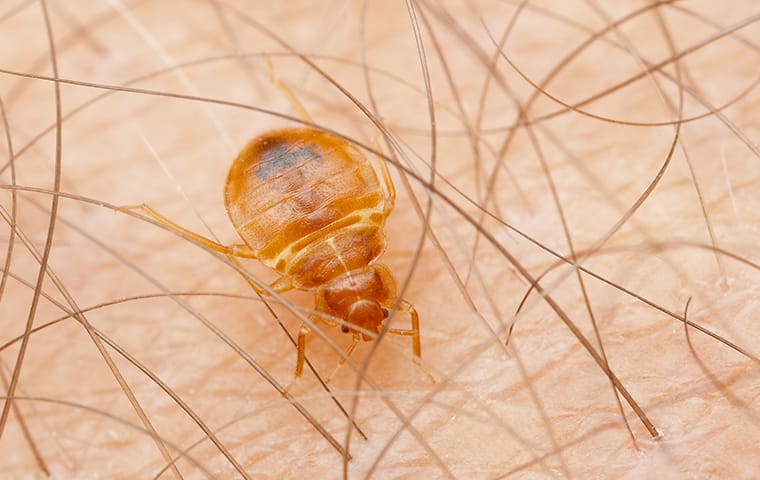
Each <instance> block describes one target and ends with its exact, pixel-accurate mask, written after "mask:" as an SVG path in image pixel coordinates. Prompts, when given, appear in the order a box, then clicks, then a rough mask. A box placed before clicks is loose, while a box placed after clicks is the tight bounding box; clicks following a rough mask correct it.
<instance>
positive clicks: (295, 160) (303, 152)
mask: <svg viewBox="0 0 760 480" xmlns="http://www.w3.org/2000/svg"><path fill="white" fill-rule="evenodd" d="M259 158H260V160H259V162H258V167H257V168H256V176H257V177H258V178H260V179H262V180H266V179H268V178H269V177H271V176H272V175H274V174H277V173H279V172H281V171H283V170H285V169H287V168H289V167H293V166H296V165H300V164H303V163H306V162H308V161H310V160H321V159H322V155H320V154H319V153H317V152H315V151H314V150H312V149H309V148H306V147H303V146H300V145H296V146H293V145H292V144H290V143H288V142H277V143H274V144H273V145H265V146H264V148H262V150H261V153H260V154H259Z"/></svg>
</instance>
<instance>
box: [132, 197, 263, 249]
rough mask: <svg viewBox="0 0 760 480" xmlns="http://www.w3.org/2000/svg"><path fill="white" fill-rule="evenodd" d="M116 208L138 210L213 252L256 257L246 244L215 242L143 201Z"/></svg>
mask: <svg viewBox="0 0 760 480" xmlns="http://www.w3.org/2000/svg"><path fill="white" fill-rule="evenodd" d="M118 210H120V211H122V212H129V211H138V212H141V213H144V214H145V215H147V216H148V217H150V218H152V219H153V220H155V221H156V222H158V223H159V224H161V225H163V226H164V227H166V228H168V229H169V230H171V231H173V232H174V233H177V234H179V235H181V236H183V237H186V238H189V239H190V240H192V241H194V242H195V243H198V244H199V245H202V246H204V247H206V248H208V249H210V250H213V251H215V252H219V253H222V254H224V255H228V256H232V257H242V258H256V255H255V254H254V253H253V251H251V249H250V247H248V245H232V246H227V245H222V244H220V243H218V242H215V241H213V240H211V239H208V238H206V237H204V236H203V235H199V234H197V233H195V232H192V231H190V230H188V229H186V228H184V227H181V226H179V225H177V224H176V223H174V222H172V221H171V220H169V219H168V218H166V217H164V216H162V215H161V214H160V213H158V212H156V211H155V210H153V209H152V208H151V207H149V206H148V205H145V204H144V203H143V204H142V205H130V206H125V207H119V208H118Z"/></svg>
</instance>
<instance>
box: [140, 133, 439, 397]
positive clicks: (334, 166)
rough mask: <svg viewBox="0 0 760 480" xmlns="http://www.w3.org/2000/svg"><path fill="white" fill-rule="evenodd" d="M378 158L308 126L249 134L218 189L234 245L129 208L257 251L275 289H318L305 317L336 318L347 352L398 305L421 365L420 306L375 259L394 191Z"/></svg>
mask: <svg viewBox="0 0 760 480" xmlns="http://www.w3.org/2000/svg"><path fill="white" fill-rule="evenodd" d="M375 166H376V167H373V162H370V160H369V159H368V158H367V157H366V156H365V155H364V154H363V153H362V152H361V151H360V150H359V149H358V148H356V147H355V146H354V145H352V144H350V143H349V142H347V141H345V140H343V139H342V138H339V137H337V136H335V135H333V134H330V133H327V132H324V131H321V130H317V129H314V128H289V129H282V130H274V131H271V132H267V133H264V134H262V135H260V136H258V137H256V138H254V139H253V140H251V141H250V142H249V143H248V144H247V145H246V146H245V147H244V148H243V150H242V151H241V152H240V154H239V155H238V157H237V158H236V159H235V160H234V161H233V163H232V166H231V167H230V170H229V173H228V175H227V181H226V185H225V191H224V204H225V207H226V210H227V213H228V215H229V218H230V220H231V222H232V224H233V226H234V227H235V229H236V230H237V232H238V234H239V235H240V237H241V238H242V240H243V242H244V244H240V245H233V246H224V245H221V244H218V243H216V242H214V241H212V240H209V239H207V238H205V237H202V236H200V235H198V234H195V233H193V232H190V231H188V230H186V229H184V228H182V227H180V226H178V225H176V224H174V223H173V222H171V221H170V220H168V219H166V218H164V217H162V216H161V215H159V214H158V213H157V212H155V211H154V210H152V209H151V208H150V207H148V206H147V205H141V206H139V207H127V208H131V209H139V210H141V211H143V212H144V213H146V214H148V215H149V216H150V217H152V218H153V219H155V220H157V221H158V222H159V223H161V224H163V225H165V226H167V227H169V228H171V229H173V230H175V231H179V232H180V233H182V234H184V235H186V236H188V237H190V238H192V239H193V240H195V241H197V242H198V243H200V244H202V245H205V246H206V247H208V248H210V249H212V250H215V251H217V252H220V253H223V254H225V255H228V256H233V257H243V258H255V259H258V260H259V261H261V262H262V263H263V264H265V265H267V266H269V267H271V268H272V269H274V270H275V271H277V273H279V274H280V278H279V279H277V280H276V281H275V282H274V283H272V284H271V288H272V289H273V290H274V291H275V292H278V293H281V292H285V291H288V290H291V289H293V288H296V289H301V290H308V291H314V294H315V307H314V308H315V310H316V312H317V314H315V315H312V316H311V320H312V321H313V322H314V323H320V322H321V323H325V324H328V325H331V326H338V325H340V327H341V330H342V331H343V332H344V333H348V334H351V335H352V336H353V342H352V343H351V344H350V345H349V346H348V348H347V349H346V354H347V355H351V354H352V353H353V351H354V349H355V348H356V345H357V344H358V343H359V342H360V341H361V340H365V341H368V340H372V339H373V338H374V337H375V335H376V334H378V333H380V331H381V329H382V328H383V323H384V322H385V321H386V319H387V318H388V317H389V311H390V309H391V308H392V307H393V306H394V305H396V304H397V305H398V307H397V308H398V309H399V310H400V311H404V312H407V313H409V315H410V317H411V328H409V329H400V328H389V329H388V332H389V333H392V334H396V335H403V336H410V337H412V348H413V353H414V358H415V361H416V362H417V363H419V360H420V355H421V352H420V330H419V317H418V314H417V311H416V310H415V308H414V306H413V305H412V304H411V303H409V302H407V301H406V300H400V299H397V293H396V282H395V280H394V277H393V274H392V273H391V272H390V270H389V269H388V268H387V267H385V266H383V265H381V264H380V263H377V262H376V260H377V259H378V258H379V257H380V255H381V254H382V253H383V251H384V249H385V244H386V239H385V234H384V224H385V220H386V218H387V217H388V215H389V214H390V212H391V210H392V209H393V205H394V202H395V198H396V192H395V189H394V186H393V182H392V180H391V177H390V174H389V172H388V168H387V166H386V164H385V162H383V161H377V162H375ZM378 172H379V174H380V175H379V176H378ZM381 179H382V185H384V187H385V188H384V189H383V188H382V186H381ZM330 318H334V319H335V320H331V319H330ZM309 332H310V328H309V326H308V325H306V324H305V323H304V324H302V325H301V327H300V329H299V333H298V342H297V347H298V349H297V351H298V356H297V360H296V367H295V375H294V381H295V379H297V378H298V377H300V376H301V374H302V372H303V364H304V359H305V351H306V338H307V335H308V334H309ZM343 362H344V360H343V359H341V361H340V362H339V364H338V366H340V365H341V364H342V363H343ZM336 369H337V367H336ZM333 373H334V372H333ZM426 373H427V372H426ZM428 375H429V374H428ZM291 385H292V384H291Z"/></svg>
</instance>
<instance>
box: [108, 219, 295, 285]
mask: <svg viewBox="0 0 760 480" xmlns="http://www.w3.org/2000/svg"><path fill="white" fill-rule="evenodd" d="M118 210H121V211H124V212H126V211H133V212H134V211H137V212H141V213H144V214H145V215H147V216H148V217H150V218H152V219H153V220H155V221H156V222H158V223H159V224H161V225H163V226H164V227H166V228H168V229H170V230H171V231H173V232H176V233H179V234H181V235H182V236H184V237H187V238H189V239H191V240H192V241H194V242H196V243H198V244H199V245H202V246H204V247H206V248H208V249H210V250H213V251H215V252H218V253H221V254H223V255H226V256H227V258H229V259H230V261H232V262H233V263H234V264H235V265H237V266H240V263H238V261H237V258H256V255H255V254H254V253H253V251H251V249H250V247H248V245H245V244H238V245H232V246H227V245H222V244H220V243H218V242H215V241H213V240H211V239H209V238H206V237H204V236H202V235H199V234H197V233H195V232H192V231H190V230H188V229H186V228H184V227H181V226H179V225H177V224H176V223H174V222H172V221H171V220H169V219H168V218H166V217H164V216H163V215H161V214H160V213H158V212H156V211H155V210H153V209H152V208H151V207H149V206H148V205H146V204H142V205H131V206H125V207H119V208H118ZM243 278H245V281H246V282H247V283H248V285H250V287H251V288H252V289H253V290H254V291H255V292H256V293H258V294H259V295H262V296H269V293H268V292H266V291H265V290H263V289H261V288H259V286H258V285H256V284H255V283H253V282H252V281H251V280H250V279H249V278H247V277H246V276H245V275H243ZM270 287H271V288H272V290H274V291H275V292H276V293H282V292H287V291H288V290H292V289H293V284H292V283H290V281H289V280H288V279H285V278H284V277H281V278H279V279H277V280H275V281H274V282H273V283H272V284H271V285H270Z"/></svg>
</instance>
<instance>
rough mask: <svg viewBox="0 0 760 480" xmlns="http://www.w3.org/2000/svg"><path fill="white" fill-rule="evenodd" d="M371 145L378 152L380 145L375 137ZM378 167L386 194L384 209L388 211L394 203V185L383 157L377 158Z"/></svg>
mask: <svg viewBox="0 0 760 480" xmlns="http://www.w3.org/2000/svg"><path fill="white" fill-rule="evenodd" d="M372 146H373V147H374V149H375V150H376V151H378V152H380V151H381V150H380V145H379V144H378V143H377V138H375V139H374V140H373V141H372ZM377 163H378V164H379V165H378V168H380V174H381V175H382V176H383V183H385V191H386V193H387V195H388V198H386V204H385V211H386V212H387V213H390V211H391V210H393V206H394V205H395V204H396V187H395V186H394V185H393V180H392V179H391V172H390V171H389V170H388V163H387V162H386V160H385V159H384V158H378V159H377Z"/></svg>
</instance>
